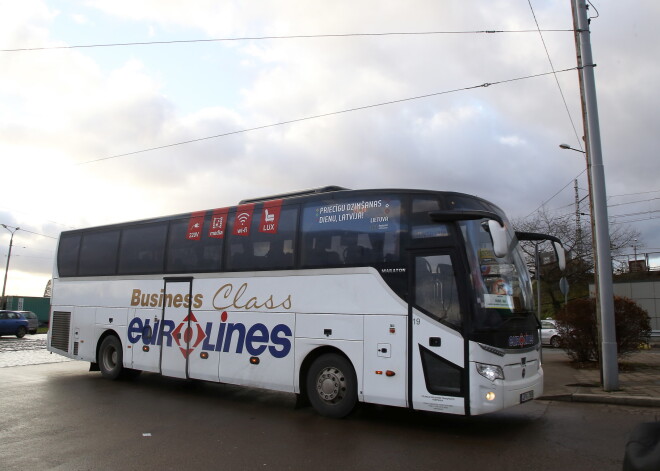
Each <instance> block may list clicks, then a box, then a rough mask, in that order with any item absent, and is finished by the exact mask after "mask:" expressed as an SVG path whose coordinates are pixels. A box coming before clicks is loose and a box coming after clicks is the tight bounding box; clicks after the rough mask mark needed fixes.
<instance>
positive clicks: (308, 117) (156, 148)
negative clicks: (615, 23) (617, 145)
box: [76, 67, 584, 175]
mask: <svg viewBox="0 0 660 471" xmlns="http://www.w3.org/2000/svg"><path fill="white" fill-rule="evenodd" d="M572 70H577V67H571V68H569V69H563V70H559V71H552V72H543V73H539V74H532V75H527V76H524V77H516V78H512V79H505V80H499V81H496V82H485V83H482V84H480V85H471V86H468V87H461V88H456V89H453V90H445V91H441V92H435V93H428V94H425V95H419V96H414V97H408V98H401V99H398V100H390V101H386V102H381V103H374V104H371V105H365V106H357V107H355V108H349V109H345V110H340V111H331V112H329V113H322V114H318V115H314V116H306V117H303V118H296V119H290V120H287V121H280V122H277V123H271V124H264V125H262V126H255V127H252V128H245V129H238V130H236V131H229V132H225V133H222V134H216V135H213V136H206V137H200V138H196V139H189V140H186V141H180V142H174V143H172V144H165V145H162V146H155V147H149V148H147V149H141V150H136V151H132V152H126V153H123V154H116V155H110V156H107V157H101V158H98V159H92V160H86V161H84V162H78V163H77V164H76V165H87V164H91V163H96V162H103V161H105V160H112V159H118V158H120V157H128V156H130V155H136V154H142V153H145V152H151V151H154V150H161V149H167V148H170V147H176V146H182V145H185V144H192V143H194V142H201V141H206V140H210V139H219V138H221V137H227V136H233V135H236V134H244V133H247V132H252V131H258V130H260V129H267V128H273V127H276V126H283V125H286V124H293V123H299V122H302V121H309V120H312V119H318V118H327V117H328V116H336V115H340V114H346V113H352V112H355V111H363V110H367V109H371V108H377V107H380V106H387V105H393V104H397V103H404V102H407V101H413V100H421V99H424V98H430V97H435V96H440V95H448V94H450V93H457V92H462V91H466V90H473V89H477V88H488V87H490V86H494V85H502V84H505V83H511V82H516V81H520V80H527V79H532V78H537V77H543V76H546V75H552V74H557V73H562V72H569V71H572ZM582 173H584V171H583V172H582ZM582 173H580V175H582Z"/></svg>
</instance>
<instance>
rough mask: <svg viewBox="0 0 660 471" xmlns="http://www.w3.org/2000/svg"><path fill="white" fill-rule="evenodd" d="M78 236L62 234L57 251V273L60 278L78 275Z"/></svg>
mask: <svg viewBox="0 0 660 471" xmlns="http://www.w3.org/2000/svg"><path fill="white" fill-rule="evenodd" d="M80 238H81V237H80V234H73V235H71V234H62V237H61V239H60V246H59V248H58V250H57V271H58V273H59V275H60V276H76V275H77V274H78V253H79V252H80Z"/></svg>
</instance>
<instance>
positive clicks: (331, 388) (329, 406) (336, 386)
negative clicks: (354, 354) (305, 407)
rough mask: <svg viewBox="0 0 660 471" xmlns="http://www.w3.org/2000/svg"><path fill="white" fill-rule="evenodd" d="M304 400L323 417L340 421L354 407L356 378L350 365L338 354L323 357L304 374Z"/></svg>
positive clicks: (314, 362) (327, 354)
mask: <svg viewBox="0 0 660 471" xmlns="http://www.w3.org/2000/svg"><path fill="white" fill-rule="evenodd" d="M305 386H306V388H305V389H306V392H307V397H308V398H309V402H310V403H311V404H312V407H314V409H315V410H316V411H317V412H318V413H319V414H320V415H322V416H325V417H331V418H335V419H340V418H342V417H346V416H347V415H348V414H350V413H351V412H352V411H353V409H354V408H355V405H356V404H357V376H356V375H355V369H354V368H353V365H352V364H351V362H350V361H349V360H348V359H347V358H346V357H344V356H342V355H339V354H337V353H324V354H322V355H320V356H319V357H317V358H316V359H315V360H314V361H313V362H312V363H311V365H310V366H309V369H308V370H307V377H306V379H305Z"/></svg>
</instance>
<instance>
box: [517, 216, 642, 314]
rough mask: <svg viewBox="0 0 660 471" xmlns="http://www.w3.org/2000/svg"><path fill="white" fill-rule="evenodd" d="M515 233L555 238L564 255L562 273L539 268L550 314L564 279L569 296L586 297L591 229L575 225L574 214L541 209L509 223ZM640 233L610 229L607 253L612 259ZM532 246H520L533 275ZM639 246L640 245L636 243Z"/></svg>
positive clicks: (591, 265)
mask: <svg viewBox="0 0 660 471" xmlns="http://www.w3.org/2000/svg"><path fill="white" fill-rule="evenodd" d="M512 224H513V227H514V228H515V230H517V231H524V232H540V233H544V234H549V235H553V236H555V237H558V238H559V239H560V240H561V241H562V243H563V245H564V248H565V249H566V251H567V253H568V260H567V265H566V271H565V272H563V273H562V272H560V271H559V268H558V267H557V264H556V263H552V264H547V265H543V266H542V267H541V281H542V283H541V290H542V293H543V295H544V296H545V297H546V299H549V301H550V302H551V304H552V307H553V309H552V312H557V311H558V310H559V309H560V308H561V304H562V302H563V296H562V295H561V293H559V289H558V287H559V280H560V279H561V277H562V276H565V277H566V278H567V280H568V282H569V284H570V285H571V297H572V298H577V297H583V296H585V295H587V294H588V285H589V283H590V282H593V277H594V257H593V246H592V243H591V240H592V238H591V226H590V224H589V222H588V221H587V222H584V220H582V221H581V222H580V224H579V225H578V224H576V221H575V215H574V214H556V213H553V212H551V211H549V210H548V209H547V208H545V207H542V208H541V209H540V210H539V211H537V212H536V213H534V214H533V215H531V216H529V217H527V218H522V219H516V220H513V221H512ZM640 237H641V236H640V232H639V231H637V230H636V229H633V228H632V227H630V226H624V225H611V226H610V250H611V251H612V257H613V258H614V257H616V256H617V255H620V254H621V253H622V252H623V251H624V250H625V249H627V248H628V247H630V246H631V244H632V243H633V241H634V239H638V240H639V239H640ZM535 244H537V242H529V241H523V242H521V247H522V249H523V252H524V253H525V256H526V263H527V265H528V267H529V268H530V271H532V272H535V271H536V267H535V260H534V253H535V248H536V246H535ZM637 245H638V246H639V245H640V243H639V242H637ZM539 251H540V252H544V251H546V252H550V251H552V248H551V246H550V244H549V243H547V242H542V243H541V245H539Z"/></svg>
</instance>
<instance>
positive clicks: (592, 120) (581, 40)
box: [571, 0, 619, 391]
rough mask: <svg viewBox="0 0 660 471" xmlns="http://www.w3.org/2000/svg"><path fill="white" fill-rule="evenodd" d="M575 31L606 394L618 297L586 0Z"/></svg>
mask: <svg viewBox="0 0 660 471" xmlns="http://www.w3.org/2000/svg"><path fill="white" fill-rule="evenodd" d="M571 6H572V9H573V29H574V30H575V49H576V52H577V62H578V76H579V78H580V93H581V97H582V115H583V121H584V131H585V137H586V145H587V152H586V157H587V167H588V168H589V178H590V191H591V192H592V194H591V201H592V211H593V214H592V222H593V226H594V227H593V229H594V230H593V234H592V235H593V240H594V242H593V243H594V262H595V272H596V290H597V298H596V309H597V312H596V314H597V317H598V319H599V320H600V329H599V330H600V361H601V378H602V383H603V389H604V390H605V391H615V390H617V389H619V365H618V363H617V348H616V330H615V324H614V295H613V291H612V254H611V253H610V233H609V223H608V219H607V197H606V191H605V168H604V166H603V156H602V149H601V143H600V126H599V123H598V103H597V100H596V83H595V78H594V67H595V64H594V63H593V58H592V56H591V39H590V34H591V33H590V31H589V18H588V17H587V8H588V7H587V4H586V1H585V0H571Z"/></svg>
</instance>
